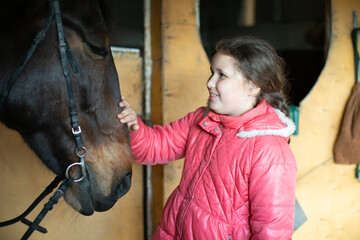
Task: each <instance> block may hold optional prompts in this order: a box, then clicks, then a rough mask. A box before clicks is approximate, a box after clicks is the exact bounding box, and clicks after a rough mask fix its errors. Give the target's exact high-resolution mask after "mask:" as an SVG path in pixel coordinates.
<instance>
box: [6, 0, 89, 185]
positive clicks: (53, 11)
mask: <svg viewBox="0 0 360 240" xmlns="http://www.w3.org/2000/svg"><path fill="white" fill-rule="evenodd" d="M49 6H50V14H49V17H48V19H47V20H46V22H45V24H44V26H43V27H42V29H41V31H40V32H39V33H38V34H37V35H36V37H35V38H34V41H33V44H32V45H31V47H30V49H29V50H28V52H27V54H26V56H25V58H24V60H23V61H22V62H21V64H20V65H19V66H18V67H17V68H16V70H15V72H14V73H13V75H12V76H11V77H10V79H9V81H8V83H7V85H6V87H5V89H4V91H3V94H2V96H1V99H0V112H1V111H2V110H4V108H5V103H6V101H7V98H8V96H9V94H10V91H11V89H12V87H13V86H14V84H15V83H16V81H17V80H18V79H19V77H20V74H21V73H22V72H23V70H24V68H25V66H26V64H27V63H28V62H29V60H30V59H31V57H32V55H33V53H34V52H35V50H36V48H37V47H38V45H39V44H40V42H41V41H42V40H43V39H44V38H45V35H46V33H47V32H48V30H49V28H50V26H51V25H52V21H53V19H54V16H55V22H56V27H57V33H58V40H59V53H60V58H61V65H62V69H63V74H64V77H65V82H66V87H67V93H68V100H69V111H70V117H71V131H72V134H73V136H74V138H75V142H76V149H75V154H76V155H77V157H78V158H79V159H80V161H79V162H75V163H72V164H71V165H69V166H68V167H67V169H66V172H65V176H66V178H67V179H69V178H70V176H69V170H70V169H71V168H72V167H74V166H79V167H80V168H81V176H80V177H79V178H77V179H74V182H80V181H81V180H83V179H84V178H85V177H86V168H85V160H84V157H85V153H86V148H85V147H84V146H83V144H82V140H81V127H80V125H79V122H78V117H77V112H76V105H75V98H74V94H73V88H72V84H71V80H70V73H69V69H68V62H67V61H69V62H70V64H71V66H72V70H73V72H74V73H77V72H78V66H77V64H76V61H75V59H74V57H73V55H72V52H71V50H70V47H69V44H68V42H67V40H66V36H65V34H64V30H63V24H62V19H61V11H60V4H59V0H49Z"/></svg>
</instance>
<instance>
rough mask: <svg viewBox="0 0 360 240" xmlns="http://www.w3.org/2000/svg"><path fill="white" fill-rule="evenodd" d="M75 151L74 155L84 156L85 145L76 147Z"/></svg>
mask: <svg viewBox="0 0 360 240" xmlns="http://www.w3.org/2000/svg"><path fill="white" fill-rule="evenodd" d="M80 151H83V153H81V152H80ZM75 153H76V156H78V157H79V158H83V157H85V154H86V148H85V147H82V148H81V149H79V148H76V150H75Z"/></svg>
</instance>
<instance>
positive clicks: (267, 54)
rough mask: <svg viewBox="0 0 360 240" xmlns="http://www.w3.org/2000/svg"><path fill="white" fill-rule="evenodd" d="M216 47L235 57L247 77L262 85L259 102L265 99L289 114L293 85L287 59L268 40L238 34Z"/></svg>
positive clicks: (219, 50)
mask: <svg viewBox="0 0 360 240" xmlns="http://www.w3.org/2000/svg"><path fill="white" fill-rule="evenodd" d="M215 50H216V52H221V53H223V54H226V55H229V56H231V57H233V58H235V60H236V65H237V67H238V69H239V70H240V71H241V72H242V74H243V75H244V76H245V77H246V79H247V80H248V81H251V82H253V83H254V84H255V85H256V86H258V87H259V88H260V89H261V90H260V93H259V95H258V97H257V101H256V105H257V104H258V103H259V102H260V101H262V100H263V99H265V100H266V101H267V102H268V103H269V104H270V105H271V106H272V107H274V108H278V109H280V110H281V111H282V112H284V113H285V114H286V115H288V114H289V112H288V98H287V93H288V92H289V88H290V87H289V82H288V81H287V79H286V76H285V63H284V60H283V59H282V58H281V57H280V56H279V55H278V54H277V52H276V50H275V49H274V48H273V47H272V46H271V45H270V44H269V43H267V42H266V41H264V40H262V39H259V38H256V37H253V36H248V35H246V36H238V37H235V38H230V39H223V40H221V41H219V42H218V43H217V45H216V48H215Z"/></svg>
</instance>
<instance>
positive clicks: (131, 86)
mask: <svg viewBox="0 0 360 240" xmlns="http://www.w3.org/2000/svg"><path fill="white" fill-rule="evenodd" d="M114 60H115V64H116V67H117V69H118V75H119V80H120V86H121V92H122V94H123V95H124V96H125V97H126V99H128V100H129V101H131V103H132V107H133V108H134V109H135V110H136V112H137V113H138V114H141V79H142V70H141V65H142V58H141V57H140V56H139V54H136V53H129V52H127V53H126V52H117V53H115V54H114ZM85 161H86V159H85ZM0 162H1V164H0V221H5V220H9V219H11V218H14V217H16V216H18V215H19V214H21V213H22V212H23V211H24V210H25V209H26V208H27V207H28V206H29V205H30V204H31V203H32V202H33V201H34V200H35V198H36V197H37V196H38V195H39V194H40V193H41V192H42V191H43V190H44V189H45V187H46V186H47V185H48V184H49V183H50V182H51V181H52V180H53V179H54V177H55V176H54V174H53V173H52V172H50V171H49V170H48V169H47V168H46V167H45V166H44V165H42V163H41V162H40V160H39V159H38V158H37V157H36V156H35V154H34V153H33V152H32V151H31V150H30V149H29V147H28V146H27V145H26V144H25V143H24V141H23V140H22V138H21V137H20V135H19V134H18V133H17V132H15V131H13V130H10V129H7V128H6V127H5V126H4V125H2V124H0ZM142 187H143V180H142V166H140V165H138V164H136V163H135V162H134V163H133V176H132V186H131V189H130V191H129V192H128V193H127V194H126V195H125V196H124V197H122V198H121V199H119V200H118V202H117V203H116V204H115V206H114V207H113V208H112V209H110V210H109V211H107V212H103V213H94V215H92V216H83V215H80V214H79V213H77V212H75V211H74V210H73V209H72V208H71V207H70V206H68V205H67V204H66V203H65V201H64V199H63V198H61V199H60V201H59V203H58V204H57V205H55V206H54V209H53V210H52V211H50V212H49V213H48V214H47V215H46V216H45V218H44V220H43V221H42V223H41V226H43V227H45V228H46V229H47V230H48V233H47V234H41V233H39V232H34V233H33V234H32V236H31V237H30V239H39V240H41V239H52V240H62V239H69V240H75V239H76V240H77V239H87V240H98V239H103V240H112V239H122V240H130V239H131V240H132V239H144V237H143V236H144V226H143V191H142ZM50 196H51V195H49V196H48V197H46V198H45V200H44V201H42V202H41V203H40V204H39V206H38V207H37V208H35V210H34V212H33V213H31V214H30V215H29V216H28V219H30V220H33V219H35V217H36V216H37V214H38V213H39V212H40V211H41V209H42V207H43V205H44V204H45V203H46V202H47V201H48V199H49V198H50ZM26 230H27V227H26V226H25V225H24V224H22V223H17V224H15V225H12V226H9V227H5V228H0V239H4V240H15V239H16V240H18V239H20V238H21V237H22V235H23V234H24V233H25V231H26Z"/></svg>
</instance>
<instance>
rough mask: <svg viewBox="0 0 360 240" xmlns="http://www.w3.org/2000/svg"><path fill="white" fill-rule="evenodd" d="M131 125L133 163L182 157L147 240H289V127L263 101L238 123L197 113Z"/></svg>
mask: <svg viewBox="0 0 360 240" xmlns="http://www.w3.org/2000/svg"><path fill="white" fill-rule="evenodd" d="M205 115H206V116H205ZM138 123H139V126H140V129H139V130H137V131H135V132H132V133H131V135H130V137H131V145H132V150H133V156H134V158H135V159H136V161H137V162H139V163H141V164H146V165H153V164H162V163H168V162H170V161H173V160H176V159H179V158H183V157H185V161H184V168H183V172H182V177H181V181H180V184H179V186H178V187H177V188H176V189H175V190H174V192H173V193H172V194H171V195H170V197H169V199H168V201H167V203H166V205H165V208H164V211H163V214H162V219H161V222H160V224H159V226H158V227H157V229H156V231H155V233H154V236H153V239H184V240H190V239H197V240H199V239H200V240H201V239H206V240H208V239H211V240H212V239H214V240H215V239H216V240H217V239H231V240H234V239H242V240H244V239H254V240H255V239H276V240H279V239H291V236H292V233H293V221H294V205H295V181H296V171H297V168H296V162H295V159H294V156H293V154H292V152H291V150H290V147H289V145H288V137H289V136H290V135H291V134H292V133H293V132H294V130H295V125H294V123H293V122H292V121H291V120H290V119H289V118H287V117H286V116H285V115H284V114H283V113H282V112H280V111H278V110H275V109H273V108H272V107H271V106H270V105H268V104H267V103H266V102H265V101H263V102H261V103H260V104H258V106H257V107H255V108H254V109H252V110H250V111H249V112H247V113H245V114H243V115H242V116H239V117H230V116H223V115H218V114H216V113H214V112H212V111H210V112H209V113H208V114H206V113H205V108H199V109H197V110H196V111H195V112H192V113H189V114H187V115H186V116H185V117H184V118H181V119H178V120H176V121H175V122H172V123H170V124H169V125H166V126H163V127H161V126H154V127H153V128H150V127H147V126H145V125H144V123H142V122H141V120H140V119H138Z"/></svg>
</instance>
